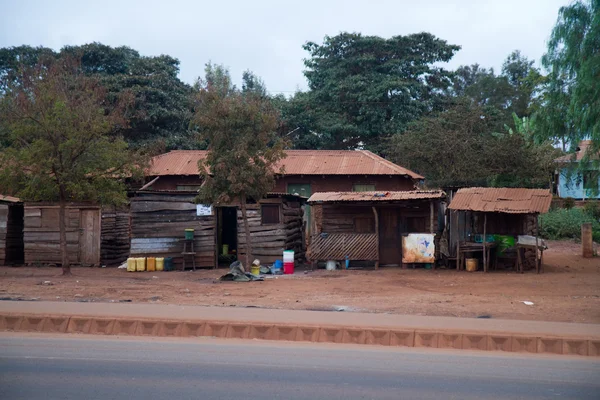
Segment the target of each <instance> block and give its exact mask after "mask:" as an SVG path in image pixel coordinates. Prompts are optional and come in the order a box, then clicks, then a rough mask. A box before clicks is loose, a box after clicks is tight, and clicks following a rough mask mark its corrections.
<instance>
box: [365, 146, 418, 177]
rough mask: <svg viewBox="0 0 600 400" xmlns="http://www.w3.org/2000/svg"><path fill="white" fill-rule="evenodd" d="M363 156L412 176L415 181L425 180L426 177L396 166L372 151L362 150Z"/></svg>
mask: <svg viewBox="0 0 600 400" xmlns="http://www.w3.org/2000/svg"><path fill="white" fill-rule="evenodd" d="M360 151H361V152H362V153H363V154H365V155H366V156H367V157H370V158H371V159H372V160H375V161H379V162H382V163H383V164H385V165H387V166H388V167H390V168H392V169H394V170H395V171H397V172H401V173H403V174H405V175H410V176H411V177H413V178H415V179H425V177H424V176H422V175H420V174H417V173H416V172H414V171H411V170H410V169H408V168H404V167H402V166H400V165H398V164H395V163H393V162H391V161H390V160H386V159H385V158H383V157H381V156H380V155H377V154H375V153H373V152H372V151H370V150H360Z"/></svg>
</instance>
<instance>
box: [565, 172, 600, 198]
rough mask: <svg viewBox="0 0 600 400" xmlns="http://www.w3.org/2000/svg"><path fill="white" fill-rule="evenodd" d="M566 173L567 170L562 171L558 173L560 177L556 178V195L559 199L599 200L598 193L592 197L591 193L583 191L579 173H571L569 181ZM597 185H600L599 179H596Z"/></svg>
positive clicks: (599, 194)
mask: <svg viewBox="0 0 600 400" xmlns="http://www.w3.org/2000/svg"><path fill="white" fill-rule="evenodd" d="M567 171H568V170H567V169H562V170H561V171H560V177H559V178H558V195H559V196H560V197H561V198H563V199H564V198H566V197H572V198H574V199H589V198H596V199H600V193H598V194H597V195H593V194H592V193H591V191H589V190H584V189H583V180H582V178H581V174H580V173H579V172H576V171H574V172H572V173H571V176H570V178H571V179H570V181H569V176H568V172H567ZM598 185H600V178H599V179H598ZM599 187H600V186H599Z"/></svg>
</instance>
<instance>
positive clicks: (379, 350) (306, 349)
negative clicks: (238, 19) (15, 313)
mask: <svg viewBox="0 0 600 400" xmlns="http://www.w3.org/2000/svg"><path fill="white" fill-rule="evenodd" d="M524 398H526V399H598V398H600V361H598V360H597V359H591V358H569V357H551V356H529V357H526V356H522V355H515V354H501V353H475V352H465V351H461V352H450V351H426V350H418V349H402V348H383V347H366V346H344V345H319V344H299V343H274V342H258V341H233V340H217V339H201V340H187V339H177V340H175V339H152V338H149V339H145V338H144V339H141V338H117V337H109V338H102V337H97V336H86V337H81V336H70V335H69V336H66V335H62V336H48V335H42V334H29V335H21V336H18V335H16V334H8V333H2V334H0V399H2V400H4V399H10V400H18V399H28V400H34V399H90V400H93V399H102V400H109V399H128V400H137V399H144V400H148V399H173V400H183V399H202V400H209V399H244V400H254V399H260V400H270V399H311V400H318V399H329V400H334V399H344V400H349V399H394V400H397V399H524Z"/></svg>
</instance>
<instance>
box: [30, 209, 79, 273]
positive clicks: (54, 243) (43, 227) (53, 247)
mask: <svg viewBox="0 0 600 400" xmlns="http://www.w3.org/2000/svg"><path fill="white" fill-rule="evenodd" d="M79 220H80V211H79V208H77V207H73V206H69V207H68V208H67V251H68V254H69V261H70V262H71V263H78V262H79ZM23 231H24V233H23V241H24V245H25V263H26V264H36V263H41V264H48V263H61V261H62V260H61V254H60V233H59V228H58V206H39V205H34V204H25V212H24V229H23Z"/></svg>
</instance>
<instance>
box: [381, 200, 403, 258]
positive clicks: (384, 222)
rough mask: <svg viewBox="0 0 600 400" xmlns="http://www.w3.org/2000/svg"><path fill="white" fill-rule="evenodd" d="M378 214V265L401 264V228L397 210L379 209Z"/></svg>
mask: <svg viewBox="0 0 600 400" xmlns="http://www.w3.org/2000/svg"><path fill="white" fill-rule="evenodd" d="M378 211H379V212H378V213H379V263H380V264H381V265H400V264H402V242H401V236H400V231H401V226H400V218H399V213H398V210H397V209H395V208H380V209H379V210H378Z"/></svg>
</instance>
